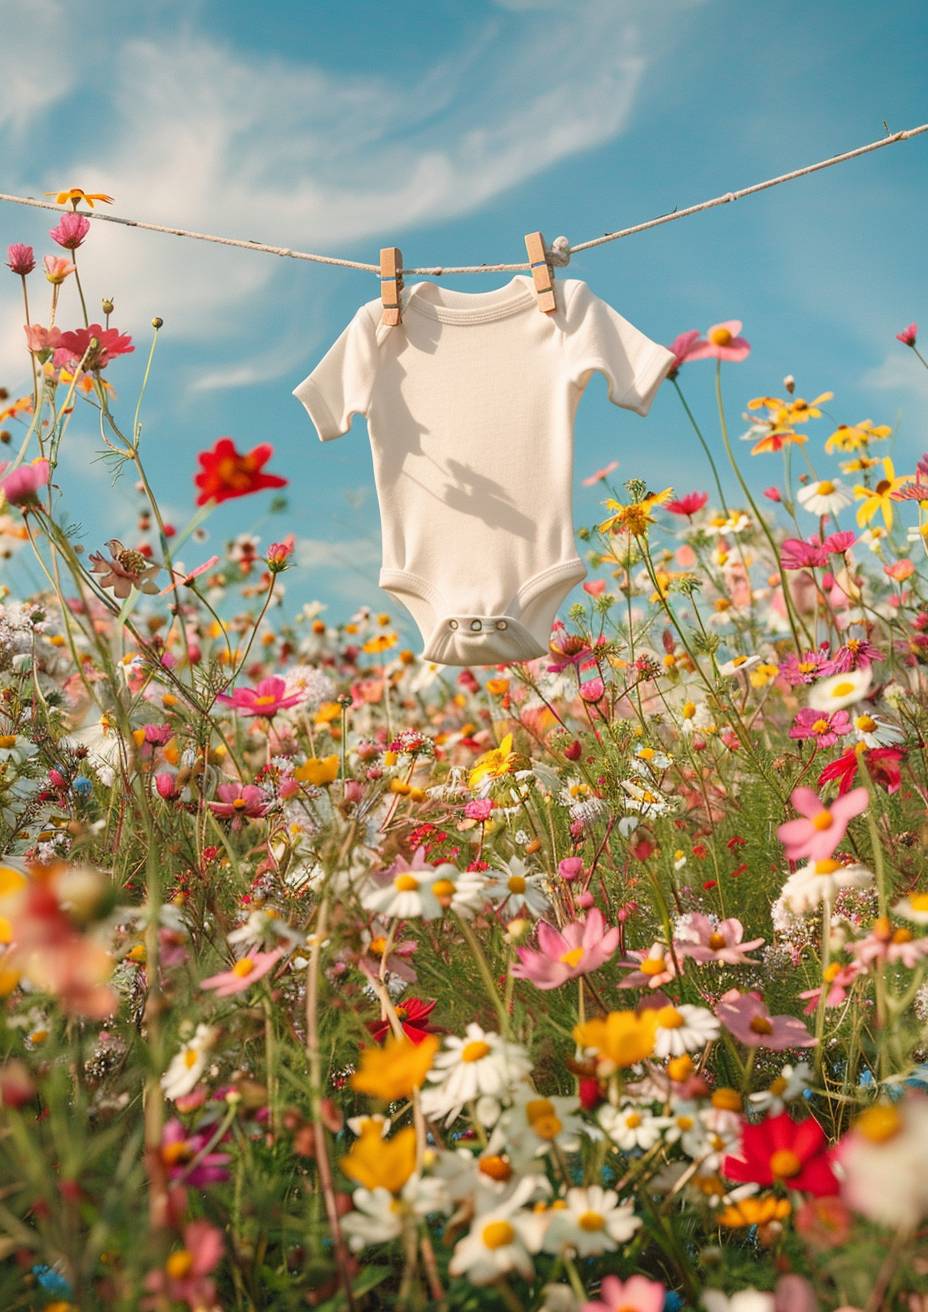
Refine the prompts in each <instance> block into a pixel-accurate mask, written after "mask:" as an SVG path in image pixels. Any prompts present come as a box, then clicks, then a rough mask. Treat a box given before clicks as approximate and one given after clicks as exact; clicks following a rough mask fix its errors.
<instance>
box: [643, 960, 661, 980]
mask: <svg viewBox="0 0 928 1312" xmlns="http://www.w3.org/2000/svg"><path fill="white" fill-rule="evenodd" d="M663 969H664V958H663V957H662V956H660V957H645V959H644V961H642V963H641V973H642V975H659V974H660V973H661V971H662V970H663Z"/></svg>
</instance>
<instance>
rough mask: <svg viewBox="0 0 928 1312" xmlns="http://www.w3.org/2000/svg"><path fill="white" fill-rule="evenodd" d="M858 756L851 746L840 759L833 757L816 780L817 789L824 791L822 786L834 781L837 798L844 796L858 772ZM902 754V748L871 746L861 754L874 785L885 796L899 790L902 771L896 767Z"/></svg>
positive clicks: (903, 756) (903, 757)
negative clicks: (882, 791) (883, 790)
mask: <svg viewBox="0 0 928 1312" xmlns="http://www.w3.org/2000/svg"><path fill="white" fill-rule="evenodd" d="M860 755H861V754H860V752H858V751H857V750H856V749H855V748H853V747H851V748H849V749H848V751H846V752H845V753H844V754H843V755H842V756H838V757H836V758H835V759H834V760H833V761H831V762H830V763H829V764H828V765H826V766H825V768H824V770H823V771H822V773H821V774H820V775H819V777H818V786H819V788H824V786H825V784H827V783H831V782H832V780H834V779H837V780H838V796H839V797H843V796H844V794H845V793H846V792H848V791H849V790H850V789H851V788H853V786H854V780H855V779H856V778H857V772H858V770H859V769H860ZM905 755H906V754H905V752H904V751H903V750H902V748H901V747H871V748H870V750H869V751H866V752H864V753H863V756H864V760H865V761H866V763H867V769H868V770H869V772H870V774H871V776H872V778H873V781H874V783H878V784H879V785H880V786H881V787H882V788H885V789H886V791H887V793H897V792H898V791H899V786H900V784H901V783H902V771H901V770H900V769H899V765H900V763H901V762H902V761H904V760H905Z"/></svg>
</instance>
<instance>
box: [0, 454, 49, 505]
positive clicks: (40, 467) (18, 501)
mask: <svg viewBox="0 0 928 1312" xmlns="http://www.w3.org/2000/svg"><path fill="white" fill-rule="evenodd" d="M9 463H10V462H9V461H8V460H5V461H3V463H2V464H0V492H2V493H3V495H4V496H5V497H6V499H7V501H8V502H9V503H10V505H11V506H24V505H28V504H29V503H30V502H33V501H38V499H39V498H38V492H39V488H40V487H44V486H45V484H46V483H47V482H48V480H49V478H50V477H51V465H50V464H49V463H48V461H47V460H33V462H32V463H31V464H29V465H20V466H19V468H18V469H14V470H13V472H12V473H11V474H7V476H6V478H4V477H3V471H4V470H5V469H7V468H8V467H9Z"/></svg>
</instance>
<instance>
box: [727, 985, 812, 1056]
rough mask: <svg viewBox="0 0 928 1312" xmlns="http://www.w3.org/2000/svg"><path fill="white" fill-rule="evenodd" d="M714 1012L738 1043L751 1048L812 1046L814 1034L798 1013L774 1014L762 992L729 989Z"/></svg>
mask: <svg viewBox="0 0 928 1312" xmlns="http://www.w3.org/2000/svg"><path fill="white" fill-rule="evenodd" d="M715 1014H716V1016H718V1018H719V1020H720V1021H721V1022H722V1024H723V1025H724V1026H725V1028H726V1029H727V1030H729V1031H730V1033H732V1034H734V1036H735V1038H736V1039H737V1040H738V1042H739V1043H743V1044H745V1046H746V1047H748V1048H775V1049H777V1050H780V1049H782V1048H812V1047H814V1046H815V1036H814V1035H813V1034H810V1033H809V1031H808V1030H807V1029H806V1027H805V1025H803V1023H802V1021H801V1020H799V1018H798V1017H796V1016H771V1015H770V1012H769V1011H768V1010H767V1004H766V1002H764V999H763V998H762V997H761V995H760V994H759V993H754V992H751V993H740V992H739V991H738V989H729V990H728V992H727V993H723V994H722V996H721V998H719V1001H718V1005H717V1006H716V1009H715Z"/></svg>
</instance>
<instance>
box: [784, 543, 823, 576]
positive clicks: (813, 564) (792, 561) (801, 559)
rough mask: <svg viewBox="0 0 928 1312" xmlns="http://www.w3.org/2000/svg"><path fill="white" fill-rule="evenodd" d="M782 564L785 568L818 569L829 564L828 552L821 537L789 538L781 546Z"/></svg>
mask: <svg viewBox="0 0 928 1312" xmlns="http://www.w3.org/2000/svg"><path fill="white" fill-rule="evenodd" d="M780 564H781V565H782V566H783V568H784V569H818V568H819V567H821V566H822V565H827V564H828V552H827V551H825V550H824V548H823V547H822V540H821V538H819V537H811V538H807V539H806V540H805V541H803V539H802V538H787V539H786V541H785V542H784V543H783V545H782V546H781V547H780Z"/></svg>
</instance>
